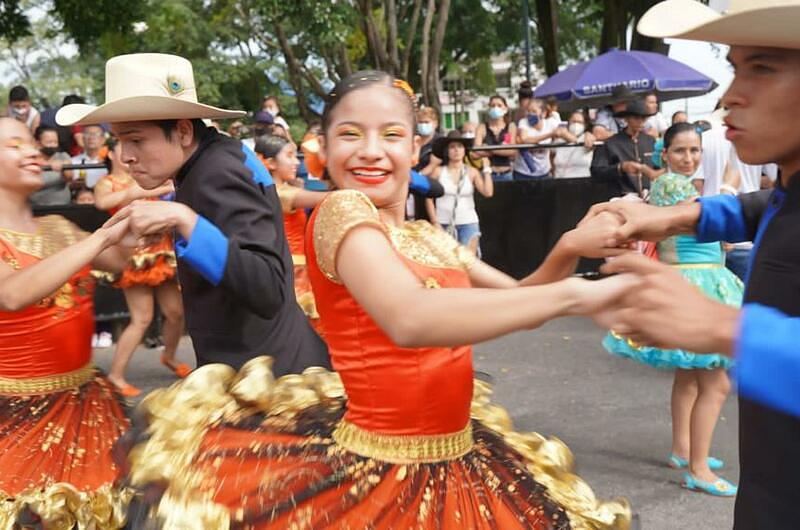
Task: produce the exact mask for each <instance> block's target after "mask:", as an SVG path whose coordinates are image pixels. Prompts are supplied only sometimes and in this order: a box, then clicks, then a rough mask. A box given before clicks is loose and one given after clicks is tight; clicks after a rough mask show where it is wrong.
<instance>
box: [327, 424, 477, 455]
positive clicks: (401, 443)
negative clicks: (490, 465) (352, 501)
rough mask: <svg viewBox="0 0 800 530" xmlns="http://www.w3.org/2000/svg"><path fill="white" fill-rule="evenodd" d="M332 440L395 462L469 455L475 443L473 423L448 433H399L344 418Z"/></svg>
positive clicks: (360, 452) (344, 446)
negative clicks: (380, 430)
mask: <svg viewBox="0 0 800 530" xmlns="http://www.w3.org/2000/svg"><path fill="white" fill-rule="evenodd" d="M333 439H334V440H336V443H337V444H339V445H340V446H341V447H343V448H344V449H346V450H347V451H350V452H352V453H355V454H357V455H361V456H366V457H368V458H375V459H378V460H381V461H383V462H390V463H392V464H412V463H413V464H425V463H432V462H442V461H444V460H453V459H456V458H459V457H462V456H464V455H465V454H467V453H468V452H469V451H470V449H472V445H473V439H472V424H471V423H467V426H466V427H464V428H463V429H462V430H460V431H458V432H454V433H448V434H429V435H396V434H381V433H377V432H372V431H368V430H366V429H362V428H361V427H359V426H357V425H355V424H353V423H350V422H348V421H346V420H341V421H340V422H339V425H338V426H337V427H336V430H335V431H333Z"/></svg>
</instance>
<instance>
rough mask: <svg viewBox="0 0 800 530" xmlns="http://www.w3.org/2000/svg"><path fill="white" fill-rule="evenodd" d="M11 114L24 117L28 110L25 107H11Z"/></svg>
mask: <svg viewBox="0 0 800 530" xmlns="http://www.w3.org/2000/svg"><path fill="white" fill-rule="evenodd" d="M11 114H13V115H14V117H15V118H22V117H23V116H25V115H26V114H28V111H26V110H23V109H18V108H17V107H11Z"/></svg>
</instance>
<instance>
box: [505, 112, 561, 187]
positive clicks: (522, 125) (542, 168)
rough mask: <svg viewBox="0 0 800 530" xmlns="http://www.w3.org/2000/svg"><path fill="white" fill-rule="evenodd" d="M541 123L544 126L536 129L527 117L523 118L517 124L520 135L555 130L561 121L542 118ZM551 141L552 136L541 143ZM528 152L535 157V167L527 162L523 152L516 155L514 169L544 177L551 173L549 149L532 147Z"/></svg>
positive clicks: (545, 132)
mask: <svg viewBox="0 0 800 530" xmlns="http://www.w3.org/2000/svg"><path fill="white" fill-rule="evenodd" d="M540 123H541V124H542V128H541V129H536V128H535V127H531V126H530V125H528V118H527V117H526V118H522V119H521V120H519V123H518V124H517V129H518V130H519V131H520V136H539V135H542V134H547V133H549V132H552V131H554V130H555V129H556V127H558V125H559V123H560V122H556V121H554V120H553V119H552V118H550V119H546V120H542V121H541V122H540ZM551 142H552V138H548V139H546V140H543V141H541V142H539V143H542V144H549V143H551ZM528 153H530V155H531V157H532V158H533V165H534V167H533V168H530V167H528V164H527V163H526V162H525V157H524V156H523V155H522V153H520V154H519V155H517V156H516V158H514V171H517V172H519V173H523V174H525V175H531V176H534V177H543V176H545V175H547V174H549V173H550V150H549V149H530V150H528Z"/></svg>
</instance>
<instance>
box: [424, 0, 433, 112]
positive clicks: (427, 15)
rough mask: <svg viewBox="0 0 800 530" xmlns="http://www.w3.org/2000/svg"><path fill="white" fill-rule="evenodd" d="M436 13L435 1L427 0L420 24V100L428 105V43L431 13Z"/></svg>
mask: <svg viewBox="0 0 800 530" xmlns="http://www.w3.org/2000/svg"><path fill="white" fill-rule="evenodd" d="M434 14H436V2H435V1H434V0H428V10H427V11H426V12H425V22H423V24H422V50H421V53H420V69H421V72H420V84H421V85H422V86H421V87H420V92H422V102H423V103H425V104H426V105H430V104H431V102H430V99H429V95H430V94H429V93H428V71H429V69H430V62H431V61H430V55H431V54H430V43H431V26H432V25H433V15H434Z"/></svg>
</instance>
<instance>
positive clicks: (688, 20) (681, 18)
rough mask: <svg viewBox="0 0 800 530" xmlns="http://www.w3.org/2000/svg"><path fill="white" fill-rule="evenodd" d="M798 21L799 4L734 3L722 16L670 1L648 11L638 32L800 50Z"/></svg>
mask: <svg viewBox="0 0 800 530" xmlns="http://www.w3.org/2000/svg"><path fill="white" fill-rule="evenodd" d="M798 21H800V0H731V1H730V7H729V9H728V10H727V11H725V12H724V13H722V14H720V13H718V12H717V11H714V10H713V9H711V8H710V7H708V6H705V5H703V4H701V3H700V2H697V1H696V0H667V1H666V2H661V3H659V4H656V5H654V6H653V7H651V8H650V9H649V10H647V12H646V13H645V14H644V15H643V16H642V18H641V19H640V20H639V24H638V26H637V27H636V29H637V30H638V31H639V33H641V34H642V35H647V36H648V37H677V38H681V39H693V40H702V41H709V42H719V43H722V44H734V45H739V46H765V47H771V48H800V33H798V28H797V26H798Z"/></svg>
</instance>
